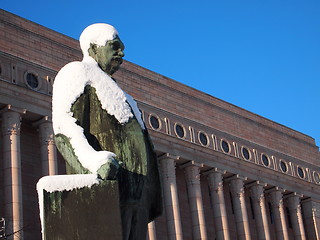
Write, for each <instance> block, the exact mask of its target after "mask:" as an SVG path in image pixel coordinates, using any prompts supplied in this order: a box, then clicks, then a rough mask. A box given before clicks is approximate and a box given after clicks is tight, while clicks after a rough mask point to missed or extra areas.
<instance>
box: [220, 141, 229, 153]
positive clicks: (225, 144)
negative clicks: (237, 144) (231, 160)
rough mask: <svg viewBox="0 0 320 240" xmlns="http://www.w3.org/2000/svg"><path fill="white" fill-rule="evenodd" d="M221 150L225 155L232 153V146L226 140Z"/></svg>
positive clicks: (222, 143) (222, 142)
mask: <svg viewBox="0 0 320 240" xmlns="http://www.w3.org/2000/svg"><path fill="white" fill-rule="evenodd" d="M221 148H222V151H223V152H224V153H230V144H229V143H228V142H227V141H226V140H221Z"/></svg>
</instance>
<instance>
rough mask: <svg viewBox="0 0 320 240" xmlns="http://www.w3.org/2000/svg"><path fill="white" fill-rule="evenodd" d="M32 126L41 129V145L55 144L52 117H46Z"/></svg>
mask: <svg viewBox="0 0 320 240" xmlns="http://www.w3.org/2000/svg"><path fill="white" fill-rule="evenodd" d="M32 126H33V127H37V128H38V129H39V133H40V134H39V135H40V136H39V140H40V143H41V144H47V145H50V144H53V145H54V144H55V142H54V132H53V127H52V119H51V117H49V116H44V117H43V118H41V119H40V120H38V121H35V122H33V123H32Z"/></svg>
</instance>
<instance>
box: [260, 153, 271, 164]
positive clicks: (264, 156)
mask: <svg viewBox="0 0 320 240" xmlns="http://www.w3.org/2000/svg"><path fill="white" fill-rule="evenodd" d="M261 160H262V163H263V165H265V166H266V167H268V166H269V165H270V160H269V157H268V156H267V155H266V154H264V153H262V154H261Z"/></svg>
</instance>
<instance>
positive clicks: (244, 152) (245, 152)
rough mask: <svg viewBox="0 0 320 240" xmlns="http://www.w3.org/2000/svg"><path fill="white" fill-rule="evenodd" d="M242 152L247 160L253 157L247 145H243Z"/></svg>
mask: <svg viewBox="0 0 320 240" xmlns="http://www.w3.org/2000/svg"><path fill="white" fill-rule="evenodd" d="M241 154H242V157H243V158H244V159H245V160H250V159H251V154H250V151H249V149H248V148H246V147H241Z"/></svg>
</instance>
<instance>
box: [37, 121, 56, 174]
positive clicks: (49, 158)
mask: <svg viewBox="0 0 320 240" xmlns="http://www.w3.org/2000/svg"><path fill="white" fill-rule="evenodd" d="M33 126H35V127H38V129H39V139H40V146H41V160H42V174H43V176H47V175H56V174H58V165H57V149H56V145H55V142H54V133H53V128H52V121H51V119H50V118H49V117H48V116H46V117H44V118H42V119H41V120H39V121H37V122H35V123H33Z"/></svg>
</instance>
